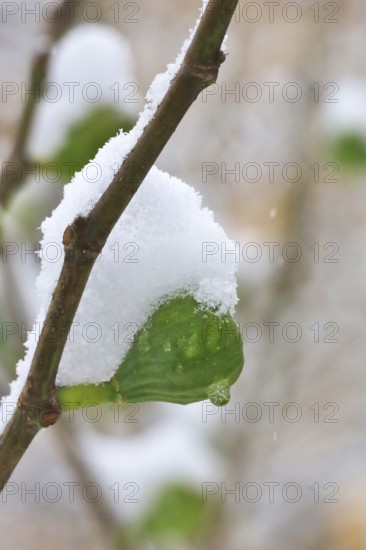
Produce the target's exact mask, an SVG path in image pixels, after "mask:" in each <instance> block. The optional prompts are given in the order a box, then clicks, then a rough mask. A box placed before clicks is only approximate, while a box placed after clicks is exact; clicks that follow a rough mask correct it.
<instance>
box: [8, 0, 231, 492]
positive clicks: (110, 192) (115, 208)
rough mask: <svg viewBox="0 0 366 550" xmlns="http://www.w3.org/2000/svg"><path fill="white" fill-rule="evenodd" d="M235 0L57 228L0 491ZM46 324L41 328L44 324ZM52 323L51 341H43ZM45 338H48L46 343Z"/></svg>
mask: <svg viewBox="0 0 366 550" xmlns="http://www.w3.org/2000/svg"><path fill="white" fill-rule="evenodd" d="M238 1H239V0H210V2H209V3H208V5H207V8H206V12H205V14H204V16H203V17H202V19H201V21H200V23H199V26H198V28H197V31H196V33H195V36H194V37H193V40H192V42H191V45H190V47H189V49H188V51H187V53H186V55H185V58H184V60H183V62H182V65H181V67H180V69H179V70H178V72H177V74H176V76H175V78H174V79H173V81H172V82H171V85H170V88H169V90H168V91H167V93H166V95H165V97H164V99H163V100H162V102H161V103H160V105H159V106H158V108H157V110H156V112H155V115H154V117H153V118H152V119H151V120H150V122H149V123H148V124H147V126H146V127H145V129H144V132H143V134H142V135H141V137H140V139H139V140H138V142H137V144H136V146H135V147H134V149H132V151H131V152H130V153H129V154H128V155H127V157H126V158H125V160H124V162H123V164H122V166H121V168H120V170H119V171H118V173H117V174H116V176H115V177H114V179H113V181H112V183H111V184H110V186H109V187H108V189H107V190H106V191H105V192H104V194H103V195H102V197H101V198H100V200H99V201H98V202H97V204H96V205H95V206H94V208H93V209H92V211H91V212H90V213H89V215H88V216H86V217H82V216H79V217H77V218H76V219H75V220H74V222H73V223H72V224H71V225H70V226H68V227H67V228H66V230H65V232H64V237H63V245H64V251H65V258H64V263H63V266H62V270H61V274H60V277H59V280H58V282H57V284H56V288H55V291H54V293H53V296H52V300H51V304H50V306H49V309H48V312H47V316H46V319H45V322H44V325H43V329H42V332H41V335H40V338H39V341H38V344H37V348H36V351H35V354H34V357H33V360H32V364H31V367H30V371H29V375H28V378H27V381H26V383H25V386H24V388H23V391H22V393H21V395H20V398H19V401H18V404H17V408H16V410H15V412H14V415H13V416H12V418H11V420H10V421H9V423H8V424H7V426H6V428H5V430H4V433H3V435H2V437H1V439H0V490H1V489H2V488H3V487H4V485H5V483H6V482H7V480H8V479H9V477H10V475H11V474H12V472H13V470H14V468H15V467H16V465H17V463H18V462H19V460H20V459H21V457H22V456H23V454H24V453H25V451H26V449H27V448H28V446H29V445H30V443H31V441H32V440H33V438H34V436H35V435H36V434H37V433H38V431H39V430H40V429H41V428H44V427H48V426H51V425H53V424H55V423H56V421H57V420H58V418H59V416H60V414H61V409H60V406H59V404H58V402H57V399H56V393H55V381H56V375H57V370H58V367H59V364H60V361H61V357H62V353H63V350H64V347H65V343H66V340H67V336H68V331H67V330H65V327H71V324H72V321H73V319H74V316H75V313H76V310H77V308H78V305H79V302H80V299H81V297H82V294H83V292H84V289H85V287H86V284H87V281H88V279H89V275H90V273H91V270H92V268H93V265H94V262H95V260H96V259H97V257H98V255H99V254H100V253H101V251H102V248H103V246H104V244H105V242H106V240H107V238H108V236H109V234H110V232H111V231H112V229H113V227H114V225H115V223H116V222H117V220H118V219H119V218H120V216H121V214H122V213H123V212H124V210H125V208H126V207H127V205H128V204H129V202H130V200H131V199H132V197H133V196H134V194H135V193H136V191H137V190H138V188H139V186H140V185H141V183H142V181H143V180H144V178H145V176H146V175H147V173H148V172H149V170H150V168H151V167H152V165H153V164H154V162H155V161H156V159H157V158H158V156H159V154H160V153H161V151H162V150H163V148H164V146H165V145H166V143H167V142H168V140H169V139H170V137H171V136H172V134H173V133H174V131H175V129H176V128H177V126H178V124H179V122H180V121H181V120H182V118H183V116H184V115H185V113H186V112H187V111H188V109H189V107H190V106H191V104H192V103H193V102H194V101H195V99H196V98H197V96H198V94H199V93H200V92H201V91H202V90H203V89H204V88H206V87H207V86H209V85H211V84H213V83H214V82H216V78H217V74H218V70H219V67H220V64H221V63H222V62H223V61H224V59H225V56H224V54H223V53H222V52H221V44H222V41H223V39H224V36H225V33H226V31H227V28H228V26H229V23H230V20H231V18H232V15H233V13H234V10H235V8H236V6H237V3H238ZM47 327H48V328H47ZM49 327H52V328H51V330H52V329H53V331H54V334H55V338H49ZM51 340H52V341H51Z"/></svg>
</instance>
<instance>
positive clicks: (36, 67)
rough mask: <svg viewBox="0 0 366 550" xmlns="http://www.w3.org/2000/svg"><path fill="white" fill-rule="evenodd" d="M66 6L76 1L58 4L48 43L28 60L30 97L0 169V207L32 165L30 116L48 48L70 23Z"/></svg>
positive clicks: (42, 80)
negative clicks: (12, 143)
mask: <svg viewBox="0 0 366 550" xmlns="http://www.w3.org/2000/svg"><path fill="white" fill-rule="evenodd" d="M66 4H68V5H69V7H70V5H71V6H72V5H73V4H75V5H76V4H77V2H76V0H62V2H61V4H60V8H61V10H60V13H61V17H60V18H59V19H57V20H56V21H55V22H54V23H53V24H52V25H51V24H49V25H48V27H47V38H48V40H47V42H48V43H47V47H46V50H45V51H44V52H41V53H38V54H36V55H35V57H34V58H33V60H32V66H31V74H30V89H31V90H32V91H33V92H34V93H31V94H29V96H28V99H27V101H26V104H25V106H24V109H23V112H22V115H21V119H20V123H19V126H18V129H17V132H16V135H15V143H14V146H13V149H12V152H11V154H10V157H9V159H8V160H7V161H6V162H5V163H4V164H3V166H2V170H1V174H0V177H1V180H0V204H1V205H2V206H6V205H7V204H8V202H9V200H10V199H11V197H12V195H13V194H14V193H15V191H17V190H18V188H19V187H20V186H21V185H22V182H23V181H24V178H23V171H24V170H26V169H27V168H28V167H29V168H32V163H29V161H28V159H27V155H26V145H27V141H28V138H29V134H30V130H31V128H32V122H33V118H34V114H35V111H36V108H37V105H38V102H39V100H40V97H41V94H42V87H43V85H44V83H45V80H46V75H47V70H48V64H49V60H50V57H51V52H52V48H53V46H54V45H55V43H56V42H57V41H58V40H59V39H60V38H61V37H62V36H63V34H64V33H65V32H66V31H67V30H68V29H69V27H70V26H71V19H70V15H69V13H68V10H67V9H66Z"/></svg>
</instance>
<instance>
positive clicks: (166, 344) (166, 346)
mask: <svg viewBox="0 0 366 550" xmlns="http://www.w3.org/2000/svg"><path fill="white" fill-rule="evenodd" d="M163 350H164V351H165V352H168V351H171V350H172V345H171V343H170V342H169V340H168V341H166V342H164V344H163Z"/></svg>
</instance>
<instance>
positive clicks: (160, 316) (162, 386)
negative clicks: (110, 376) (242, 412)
mask: <svg viewBox="0 0 366 550" xmlns="http://www.w3.org/2000/svg"><path fill="white" fill-rule="evenodd" d="M243 365H244V356H243V342H242V338H241V335H240V331H239V329H238V327H237V325H236V323H235V321H234V320H233V318H232V317H231V316H230V315H229V314H227V315H223V316H220V317H218V316H217V315H215V313H214V312H213V311H212V310H209V309H207V308H204V307H203V306H202V305H201V304H199V303H198V302H197V301H196V300H195V299H194V298H193V297H191V296H183V297H178V298H173V299H170V300H168V301H166V302H165V303H163V304H162V305H161V306H160V307H159V308H158V309H157V310H156V311H155V312H154V313H153V314H152V316H151V317H150V319H149V320H148V322H147V323H146V324H145V325H144V326H143V327H142V328H141V329H140V331H139V332H138V333H137V334H136V336H135V341H134V343H133V345H132V347H131V348H130V350H129V352H128V353H127V355H126V357H125V359H124V361H123V363H122V365H121V366H120V367H119V369H118V371H117V373H116V374H115V376H114V378H115V380H116V381H117V382H118V385H119V394H120V395H121V397H122V400H123V401H124V402H134V403H139V402H144V401H167V402H170V403H178V404H183V405H185V404H188V403H194V402H197V401H203V400H205V399H208V398H209V399H211V401H212V402H213V403H214V404H215V405H225V404H226V403H227V402H228V401H229V399H230V387H231V386H232V385H233V384H234V382H235V381H236V380H237V379H238V377H239V375H240V373H241V371H242V369H243Z"/></svg>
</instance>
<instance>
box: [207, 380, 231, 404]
mask: <svg viewBox="0 0 366 550" xmlns="http://www.w3.org/2000/svg"><path fill="white" fill-rule="evenodd" d="M207 397H208V398H209V400H210V401H211V403H212V404H213V405H216V407H222V406H223V405H226V404H227V403H229V401H230V386H229V385H228V384H227V382H226V381H225V382H216V383H215V384H212V385H211V386H210V387H209V389H208V392H207Z"/></svg>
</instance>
